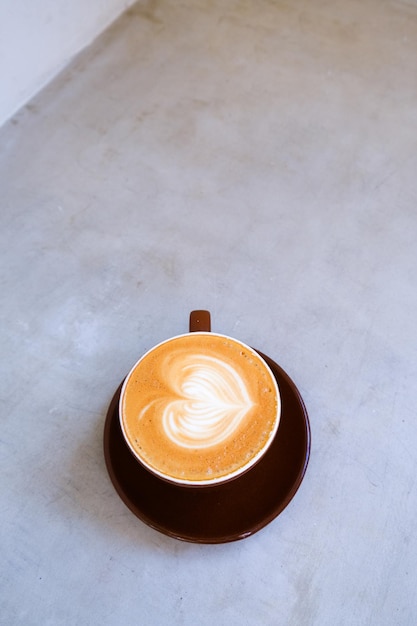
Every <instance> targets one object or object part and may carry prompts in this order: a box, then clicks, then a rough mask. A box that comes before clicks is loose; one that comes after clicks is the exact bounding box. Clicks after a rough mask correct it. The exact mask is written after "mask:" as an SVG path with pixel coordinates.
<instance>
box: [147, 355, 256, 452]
mask: <svg viewBox="0 0 417 626" xmlns="http://www.w3.org/2000/svg"><path fill="white" fill-rule="evenodd" d="M165 369H166V370H168V371H167V381H168V382H169V385H170V386H171V388H172V391H173V394H175V396H176V399H174V400H170V399H169V398H167V400H166V401H165V400H161V401H158V402H160V403H161V405H162V407H161V408H162V423H163V428H164V432H165V434H166V435H167V437H169V438H170V439H171V440H172V441H173V442H174V443H175V444H176V445H179V446H185V447H192V448H205V447H207V446H213V445H216V444H219V443H221V442H222V441H225V440H226V439H227V438H228V437H229V436H230V435H232V433H233V432H234V431H235V430H236V429H237V428H238V427H239V424H240V422H241V421H242V419H243V418H244V417H245V415H246V413H247V412H248V411H249V409H250V408H251V407H252V406H253V402H252V400H251V399H250V397H249V394H248V391H247V389H246V387H245V383H244V381H243V380H242V377H241V376H239V374H238V373H237V372H236V371H235V370H234V369H233V367H231V366H230V365H228V364H227V363H224V362H223V361H221V360H220V359H218V358H216V357H211V356H205V355H203V354H182V355H180V357H177V358H176V359H175V361H174V362H171V363H170V366H169V368H165ZM164 404H166V406H165V407H164V406H163V405H164ZM146 410H147V409H146V407H145V409H144V411H143V413H144V414H146Z"/></svg>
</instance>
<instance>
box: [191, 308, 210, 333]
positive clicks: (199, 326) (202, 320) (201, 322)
mask: <svg viewBox="0 0 417 626" xmlns="http://www.w3.org/2000/svg"><path fill="white" fill-rule="evenodd" d="M198 331H204V332H207V333H209V332H210V331H211V318H210V311H191V313H190V333H195V332H198Z"/></svg>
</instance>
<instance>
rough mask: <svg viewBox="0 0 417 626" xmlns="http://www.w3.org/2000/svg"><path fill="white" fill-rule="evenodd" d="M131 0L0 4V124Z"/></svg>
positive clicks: (34, 0) (10, 1)
mask: <svg viewBox="0 0 417 626" xmlns="http://www.w3.org/2000/svg"><path fill="white" fill-rule="evenodd" d="M134 1H135V0H0V125H1V124H3V123H4V122H5V121H6V120H7V119H8V118H10V117H11V116H12V115H13V114H14V113H15V112H16V111H17V110H18V109H19V108H20V107H21V106H23V105H24V104H25V103H26V102H27V101H28V100H29V99H30V98H31V97H32V96H34V95H35V93H36V92H37V91H39V90H40V89H41V88H42V87H43V86H44V85H46V84H47V83H48V82H49V81H50V80H51V79H52V78H53V77H54V76H55V75H56V74H57V73H58V72H59V71H60V70H61V69H62V68H63V67H65V65H66V64H67V63H68V62H69V61H70V60H71V59H72V57H73V56H74V55H75V54H77V52H79V51H80V50H81V49H82V48H84V47H85V46H87V45H88V44H90V43H91V42H92V40H93V39H94V38H95V37H96V36H97V35H99V34H100V33H101V32H102V31H103V30H104V29H105V28H106V27H107V26H108V25H109V24H110V23H111V22H112V21H113V20H114V19H115V18H116V17H118V15H120V14H121V13H122V12H123V11H124V10H125V9H127V8H128V7H129V6H131V5H132V4H133V3H134Z"/></svg>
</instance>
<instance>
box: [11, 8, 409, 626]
mask: <svg viewBox="0 0 417 626" xmlns="http://www.w3.org/2000/svg"><path fill="white" fill-rule="evenodd" d="M416 59H417V4H416V3H415V2H411V1H407V2H406V1H399V0H398V1H383V2H380V1H377V0H364V1H361V2H359V1H357V0H348V1H343V2H342V1H339V0H336V1H335V2H327V1H326V0H313V1H312V2H307V0H295V1H294V2H283V1H276V2H266V1H261V2H254V1H253V2H250V1H244V0H236V1H234V2H228V3H222V2H220V0H213V1H210V2H209V1H204V0H195V1H192V2H191V1H183V2H174V0H166V1H164V2H159V3H158V2H149V3H148V4H147V5H144V4H143V3H142V4H140V5H137V6H136V8H134V9H133V10H130V11H129V12H128V13H127V14H126V15H125V16H124V17H123V18H122V19H121V20H119V21H118V23H117V24H116V25H115V26H114V27H112V28H111V30H110V31H108V32H107V33H106V34H105V35H104V36H102V37H100V39H99V40H98V41H96V43H95V44H94V45H93V46H92V47H91V48H90V49H89V50H88V51H87V52H86V53H84V54H83V55H82V56H81V57H79V58H78V59H77V60H76V62H74V63H73V64H72V65H71V67H69V68H68V69H67V70H66V71H65V72H64V73H62V74H61V75H60V77H59V78H58V79H57V80H55V81H54V82H53V84H51V85H50V86H49V87H48V88H47V89H46V90H44V91H43V92H42V93H41V94H40V95H39V96H38V97H36V98H35V99H34V100H33V101H32V102H31V103H30V104H29V105H28V106H27V107H25V109H23V110H22V111H21V112H20V113H19V114H18V115H16V116H15V117H14V118H13V119H12V120H11V121H10V123H8V124H7V125H6V126H5V127H3V129H2V130H1V132H0V146H1V148H0V149H1V157H0V165H1V200H0V202H1V230H0V237H1V252H2V278H1V280H2V307H1V343H0V345H1V353H2V356H3V359H2V376H1V406H2V420H1V448H0V454H1V468H2V470H1V478H0V480H1V484H0V494H1V496H0V498H1V505H0V506H1V509H0V510H1V528H2V533H1V535H2V536H1V540H0V542H1V543H0V557H1V563H2V568H1V573H0V615H1V618H0V621H1V623H2V624H7V625H14V624H19V625H20V624H22V625H23V624H24V625H25V626H31V625H36V626H39V624H42V626H46V625H48V624H51V625H54V626H55V625H59V624H92V625H95V624H100V625H102V626H107V625H117V624H126V623H134V624H141V625H142V624H146V625H148V624H149V625H153V624H158V625H161V624H164V625H165V624H166V625H171V624H176V625H177V624H178V625H180V624H181V625H194V624H200V625H202V626H203V625H212V624H225V625H226V624H227V625H230V624H231V625H239V626H241V625H250V626H252V625H258V624H268V625H277V624H278V625H281V624H282V625H294V626H303V625H310V624H314V625H316V624H317V625H319V626H335V625H338V626H340V625H344V624H346V625H352V624H353V625H376V626H384V625H386V626H392V625H401V626H404V625H414V624H415V623H417V601H416V597H415V589H416V587H417V570H416V567H415V563H416V562H417V540H416V522H415V520H416V513H417V490H416V465H417V459H416V445H417V431H416V419H415V418H416V415H415V413H416V405H415V399H416V391H417V382H416V381H417V376H416V374H417V371H416V370H417V350H416V348H417V345H416V319H417V289H416V286H417V285H416V267H417V248H416V236H417V177H416V171H417V106H416V102H417V100H416V98H417V72H416V65H417V62H416ZM193 308H208V309H210V310H211V312H212V321H213V330H217V331H219V332H224V333H227V334H231V335H234V336H236V337H238V338H240V339H242V340H243V341H245V342H247V343H249V344H251V345H253V346H255V347H257V348H258V349H260V350H262V351H263V352H265V353H267V354H269V355H270V356H271V357H272V358H274V359H275V360H276V361H277V362H278V363H280V365H281V366H282V367H284V369H286V371H287V372H288V373H289V374H290V376H291V377H292V378H293V379H294V381H295V382H296V384H297V385H298V387H299V389H300V391H301V393H302V395H303V398H304V400H305V402H306V405H307V408H308V411H309V415H310V420H311V427H312V439H313V447H312V455H311V461H310V465H309V468H308V471H307V474H306V477H305V480H304V482H303V483H302V485H301V488H300V490H299V492H298V493H297V495H296V497H295V499H294V500H293V501H292V502H291V504H290V505H289V506H288V508H287V509H286V510H285V511H284V512H283V513H282V514H281V515H280V516H279V517H278V518H276V519H275V520H274V521H273V522H272V523H271V524H269V525H268V526H267V527H266V528H265V529H263V530H262V531H260V532H259V533H257V534H255V535H254V536H252V537H250V538H248V539H245V540H243V541H240V542H237V543H230V544H225V545H216V546H203V545H194V544H188V543H183V542H179V541H177V540H174V539H170V538H168V537H165V536H164V535H162V534H159V533H158V532H156V531H154V530H152V529H150V528H148V527H147V526H145V525H144V524H143V523H141V522H140V521H139V520H138V519H137V518H136V517H135V516H134V515H132V513H130V512H129V510H128V509H127V508H126V507H125V505H124V504H123V503H122V501H121V500H120V498H119V497H118V495H117V494H116V492H115V490H114V489H113V487H112V484H111V483H110V480H109V478H108V475H107V472H106V468H105V464H104V459H103V454H102V431H103V424H104V417H105V414H106V409H107V406H108V403H109V401H110V399H111V397H112V395H113V392H114V390H115V388H116V387H117V385H118V384H119V382H120V380H121V379H122V378H123V376H124V375H125V374H126V372H127V371H128V369H129V368H130V367H131V365H132V364H133V363H134V362H135V360H136V359H137V358H138V356H139V355H140V354H141V353H142V352H143V351H144V350H146V349H147V348H149V347H151V346H152V345H153V344H154V343H156V342H158V341H160V340H162V339H165V338H167V337H169V336H171V335H174V334H178V333H181V332H184V331H186V330H187V323H188V314H189V311H190V310H191V309H193Z"/></svg>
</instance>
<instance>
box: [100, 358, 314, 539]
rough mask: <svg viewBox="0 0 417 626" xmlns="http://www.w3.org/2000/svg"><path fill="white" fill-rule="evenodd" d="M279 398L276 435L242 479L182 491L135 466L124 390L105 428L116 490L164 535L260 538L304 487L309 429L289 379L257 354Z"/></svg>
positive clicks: (116, 398) (107, 457) (106, 450)
mask: <svg viewBox="0 0 417 626" xmlns="http://www.w3.org/2000/svg"><path fill="white" fill-rule="evenodd" d="M259 354H261V356H262V357H263V358H264V359H265V361H266V362H267V363H268V365H269V366H270V368H271V370H272V372H273V374H274V376H275V378H276V379H277V382H278V385H279V389H280V392H281V400H282V412H281V421H280V425H279V428H278V432H277V435H276V437H275V439H274V441H273V443H272V444H271V446H270V448H269V450H268V451H267V453H266V454H265V456H264V457H262V459H261V460H260V461H259V462H258V463H257V464H256V465H255V466H254V467H253V468H252V469H250V470H249V471H248V472H247V473H246V474H244V475H242V476H240V477H239V478H236V479H235V480H232V481H231V482H229V483H225V484H223V485H217V486H213V487H203V488H202V487H180V486H176V485H172V484H170V483H168V482H166V481H164V480H161V479H159V478H156V477H155V476H153V475H152V474H151V473H150V472H148V471H147V470H146V469H145V468H144V467H142V465H141V464H140V463H139V462H138V461H136V459H135V458H134V456H133V454H132V453H131V452H130V450H129V448H128V446H127V444H126V443H125V440H124V438H123V435H122V431H121V429H120V424H119V415H118V407H119V404H118V403H119V396H120V390H121V385H120V387H119V388H118V390H117V391H116V393H115V395H114V396H113V399H112V401H111V403H110V406H109V409H108V412H107V417H106V423H105V427H104V456H105V460H106V465H107V470H108V472H109V475H110V478H111V480H112V482H113V485H114V487H115V489H116V491H117V493H118V494H119V496H120V497H121V499H122V500H123V502H124V503H125V504H126V505H127V506H128V507H129V509H130V510H131V511H132V512H133V513H134V514H135V515H136V516H137V517H139V518H140V519H141V520H142V521H143V522H145V523H146V524H148V525H149V526H151V527H152V528H155V529H156V530H159V531H160V532H162V533H164V534H165V535H169V536H170V537H175V538H176V539H182V540H184V541H192V542H196V543H225V542H227V541H236V540H237V539H243V538H244V537H248V536H249V535H252V534H253V533H255V532H257V531H258V530H260V529H261V528H263V527H264V526H266V525H267V524H268V523H269V522H271V521H272V520H273V519H274V518H275V517H276V516H277V515H279V514H280V513H281V512H282V511H283V509H284V508H285V507H286V506H287V505H288V503H289V502H290V501H291V500H292V498H293V497H294V495H295V493H296V491H297V489H298V487H299V486H300V484H301V481H302V480H303V477H304V474H305V471H306V468H307V464H308V459H309V455H310V424H309V421H308V415H307V411H306V408H305V406H304V402H303V400H302V398H301V396H300V393H299V392H298V389H297V387H296V386H295V385H294V383H293V382H292V380H291V379H290V377H289V376H288V374H286V373H285V372H284V370H283V369H282V368H281V367H279V365H277V364H276V363H274V361H272V360H271V359H270V358H268V357H267V356H265V355H264V354H262V353H261V352H260V353H259Z"/></svg>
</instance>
